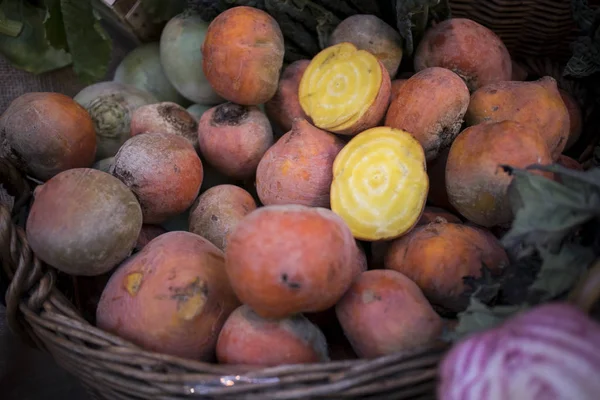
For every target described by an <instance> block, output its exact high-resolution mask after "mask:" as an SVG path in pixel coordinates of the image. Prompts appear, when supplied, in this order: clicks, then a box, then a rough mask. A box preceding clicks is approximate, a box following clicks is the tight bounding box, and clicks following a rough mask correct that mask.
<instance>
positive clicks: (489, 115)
mask: <svg viewBox="0 0 600 400" xmlns="http://www.w3.org/2000/svg"><path fill="white" fill-rule="evenodd" d="M465 119H466V121H467V123H468V124H469V125H476V124H480V123H482V122H501V121H506V120H511V121H515V122H520V123H521V124H523V125H525V126H527V127H528V128H529V129H534V130H536V131H537V132H538V133H539V134H540V135H541V136H542V138H543V139H544V140H545V141H546V143H547V145H548V149H549V150H550V153H551V154H552V159H553V160H556V158H557V157H558V156H559V155H560V154H561V153H562V151H563V150H564V149H565V146H566V144H567V140H568V139H569V112H568V110H567V108H566V106H565V103H564V102H563V100H562V98H561V97H560V92H559V91H558V87H557V86H556V80H555V79H554V78H552V77H549V76H546V77H543V78H541V79H539V80H537V81H533V82H512V81H510V82H498V83H493V84H489V85H487V86H484V87H482V88H480V89H478V90H477V91H475V92H474V93H473V94H472V96H471V102H470V103H469V108H468V110H467V114H466V117H465Z"/></svg>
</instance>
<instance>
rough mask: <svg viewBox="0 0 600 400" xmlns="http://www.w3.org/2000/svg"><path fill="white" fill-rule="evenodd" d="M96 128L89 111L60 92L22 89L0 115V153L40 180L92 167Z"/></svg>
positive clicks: (2, 156) (94, 153) (0, 155)
mask: <svg viewBox="0 0 600 400" xmlns="http://www.w3.org/2000/svg"><path fill="white" fill-rule="evenodd" d="M95 156H96V131H95V129H94V123H93V121H92V118H91V117H90V115H89V114H88V112H87V111H86V110H85V108H83V107H82V106H80V105H79V104H77V103H76V102H75V101H74V100H73V99H72V98H70V97H68V96H65V95H64V94H60V93H46V92H33V93H25V94H23V95H21V96H19V97H17V98H16V99H14V100H13V101H12V102H11V103H10V105H9V106H8V108H7V109H6V110H5V111H4V113H3V114H2V116H0V157H1V158H7V159H8V160H10V161H11V162H12V163H13V164H14V165H15V166H17V168H19V169H21V170H23V171H25V172H27V173H28V174H29V175H31V176H33V177H34V178H37V179H39V180H42V181H47V180H48V179H50V178H52V177H53V176H54V175H56V174H58V173H60V172H62V171H66V170H68V169H71V168H86V167H91V166H92V164H93V163H94V158H95Z"/></svg>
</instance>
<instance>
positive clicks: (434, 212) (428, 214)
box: [417, 206, 462, 226]
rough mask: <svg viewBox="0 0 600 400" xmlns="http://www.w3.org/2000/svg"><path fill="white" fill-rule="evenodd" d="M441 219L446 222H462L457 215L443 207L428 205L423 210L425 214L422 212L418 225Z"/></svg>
mask: <svg viewBox="0 0 600 400" xmlns="http://www.w3.org/2000/svg"><path fill="white" fill-rule="evenodd" d="M440 220H443V221H445V222H454V223H457V224H460V223H461V222H462V221H461V220H460V218H458V217H457V216H456V215H454V214H452V213H450V212H448V211H446V210H444V209H443V208H439V207H432V206H427V207H425V209H424V210H423V214H421V219H419V222H417V226H419V225H427V224H430V223H432V222H437V221H440Z"/></svg>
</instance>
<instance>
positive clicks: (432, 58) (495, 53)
mask: <svg viewBox="0 0 600 400" xmlns="http://www.w3.org/2000/svg"><path fill="white" fill-rule="evenodd" d="M414 60H415V70H416V71H421V70H424V69H425V68H429V67H442V68H448V69H449V70H451V71H452V72H455V73H456V74H457V75H458V76H460V77H461V78H463V79H464V81H465V83H466V84H467V86H468V87H469V90H470V91H474V90H476V89H478V88H480V87H482V86H485V85H487V84H490V83H492V82H500V81H509V80H510V79H511V78H512V61H511V58H510V54H509V53H508V50H507V49H506V46H505V45H504V43H502V40H501V39H500V38H499V37H498V35H496V34H495V33H494V32H492V31H491V30H490V29H488V28H486V27H485V26H483V25H481V24H479V23H477V22H475V21H473V20H470V19H467V18H451V19H447V20H445V21H442V22H440V23H439V24H437V25H435V26H434V27H432V28H429V29H428V30H427V31H426V32H425V35H424V36H423V39H421V42H420V43H419V46H418V47H417V50H416V52H415V56H414Z"/></svg>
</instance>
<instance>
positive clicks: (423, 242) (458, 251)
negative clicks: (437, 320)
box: [384, 221, 508, 312]
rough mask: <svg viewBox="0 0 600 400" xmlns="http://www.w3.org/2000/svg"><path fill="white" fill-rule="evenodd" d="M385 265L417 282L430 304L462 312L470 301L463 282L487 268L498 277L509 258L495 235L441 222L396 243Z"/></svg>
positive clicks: (421, 228)
mask: <svg viewBox="0 0 600 400" xmlns="http://www.w3.org/2000/svg"><path fill="white" fill-rule="evenodd" d="M384 262H385V267H386V268H388V269H393V270H395V271H398V272H401V273H402V274H404V275H405V276H407V277H408V278H410V279H411V280H412V281H413V282H415V283H416V284H417V286H419V288H420V289H421V290H422V291H423V293H424V294H425V297H427V299H428V300H429V301H430V302H431V304H433V305H434V306H436V307H438V308H439V309H441V310H444V311H449V312H459V311H463V310H464V309H465V308H466V306H467V305H468V301H469V299H468V297H466V296H463V294H464V293H465V291H466V290H468V289H469V287H468V286H467V285H466V284H465V283H464V281H463V278H464V277H467V276H472V277H476V278H479V277H480V276H481V269H482V266H484V265H485V267H486V268H488V269H489V270H490V271H491V272H492V273H498V272H500V271H501V269H502V268H504V267H505V266H506V265H508V256H507V255H506V252H505V251H504V249H503V248H502V245H501V244H500V242H499V241H498V240H497V239H496V238H495V237H494V236H493V235H491V234H489V233H485V232H483V231H482V230H481V229H477V228H474V227H471V226H466V225H463V224H455V223H450V222H445V221H438V222H433V223H430V224H428V225H424V226H420V227H418V228H415V229H413V230H412V231H411V232H409V233H408V234H407V235H405V236H403V237H401V238H399V239H396V240H394V241H393V242H392V243H391V244H390V247H389V248H388V251H387V254H386V256H385V261H384Z"/></svg>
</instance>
